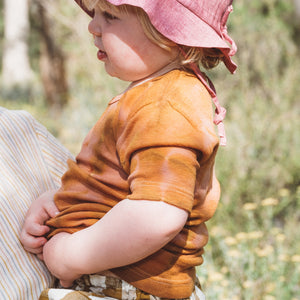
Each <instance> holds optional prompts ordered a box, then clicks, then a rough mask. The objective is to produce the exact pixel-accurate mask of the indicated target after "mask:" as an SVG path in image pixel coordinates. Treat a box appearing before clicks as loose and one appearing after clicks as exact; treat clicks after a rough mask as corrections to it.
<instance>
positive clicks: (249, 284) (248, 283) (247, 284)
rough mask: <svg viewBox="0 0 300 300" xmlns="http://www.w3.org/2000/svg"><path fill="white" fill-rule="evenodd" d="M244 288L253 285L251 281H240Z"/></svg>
mask: <svg viewBox="0 0 300 300" xmlns="http://www.w3.org/2000/svg"><path fill="white" fill-rule="evenodd" d="M242 285H243V288H244V289H249V288H251V287H252V286H253V281H250V280H246V281H244V282H243V283H242Z"/></svg>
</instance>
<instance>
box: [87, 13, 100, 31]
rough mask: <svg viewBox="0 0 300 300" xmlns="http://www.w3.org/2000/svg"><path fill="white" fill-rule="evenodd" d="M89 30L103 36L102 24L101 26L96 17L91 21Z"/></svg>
mask: <svg viewBox="0 0 300 300" xmlns="http://www.w3.org/2000/svg"><path fill="white" fill-rule="evenodd" d="M88 30H89V32H90V33H91V34H92V35H94V36H101V35H102V31H101V26H100V24H99V22H97V20H96V18H95V17H94V18H93V19H92V21H91V22H90V23H89V25H88Z"/></svg>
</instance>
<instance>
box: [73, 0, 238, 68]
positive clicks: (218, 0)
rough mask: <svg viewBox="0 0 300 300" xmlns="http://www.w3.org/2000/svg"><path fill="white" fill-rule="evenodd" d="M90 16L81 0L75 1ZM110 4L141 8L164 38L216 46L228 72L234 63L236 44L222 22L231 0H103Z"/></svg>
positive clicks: (200, 45) (180, 42)
mask: <svg viewBox="0 0 300 300" xmlns="http://www.w3.org/2000/svg"><path fill="white" fill-rule="evenodd" d="M75 1H76V2H77V3H78V4H79V5H80V7H81V8H82V9H83V10H84V11H85V12H87V13H88V14H89V15H90V16H91V17H92V16H93V11H91V10H88V9H87V8H86V7H85V6H84V4H83V3H82V0H75ZM106 1H108V2H110V3H111V4H113V5H116V6H118V5H123V4H128V5H132V6H137V7H140V8H142V9H143V10H144V11H145V12H146V13H147V15H148V16H149V19H150V21H151V23H152V25H153V26H154V27H155V28H156V29H157V30H158V31H159V32H160V33H161V34H162V35H164V36H165V37H167V38H168V39H170V40H171V41H173V42H175V43H176V44H179V45H185V46H191V47H202V48H218V49H220V50H221V51H222V53H223V54H224V57H223V62H224V64H225V65H226V67H227V68H228V70H229V71H230V72H231V73H234V72H235V70H236V68H237V66H236V64H235V63H234V62H233V61H232V59H231V56H233V55H234V54H235V53H236V50H237V48H236V45H235V43H234V41H233V40H232V39H231V38H230V37H229V35H228V33H227V26H226V22H227V19H228V16H229V14H230V12H231V11H232V1H233V0H106Z"/></svg>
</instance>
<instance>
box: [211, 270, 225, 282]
mask: <svg viewBox="0 0 300 300" xmlns="http://www.w3.org/2000/svg"><path fill="white" fill-rule="evenodd" d="M223 278H224V276H223V274H221V273H219V272H212V273H210V274H209V280H210V281H221V280H223Z"/></svg>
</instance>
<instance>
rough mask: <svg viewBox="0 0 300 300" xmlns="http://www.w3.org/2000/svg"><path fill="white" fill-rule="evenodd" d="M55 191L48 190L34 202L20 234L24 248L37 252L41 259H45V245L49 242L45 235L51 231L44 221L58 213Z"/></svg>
mask: <svg viewBox="0 0 300 300" xmlns="http://www.w3.org/2000/svg"><path fill="white" fill-rule="evenodd" d="M55 193H56V190H50V191H47V192H45V193H44V194H42V195H41V196H40V197H38V198H37V199H36V200H34V201H33V202H32V204H31V206H30V208H29V210H28V212H27V214H26V216H25V221H24V225H23V228H22V231H21V234H20V241H21V243H22V244H23V246H24V249H25V250H27V251H29V252H31V253H34V254H37V255H38V257H39V258H40V259H43V246H44V244H45V243H46V242H47V239H46V238H45V237H44V236H43V235H45V234H46V233H47V232H48V231H49V227H48V226H46V225H44V223H45V222H46V221H47V220H48V219H50V218H51V217H54V216H55V215H56V214H57V213H58V209H57V207H56V206H55V204H54V201H53V196H54V194H55Z"/></svg>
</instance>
